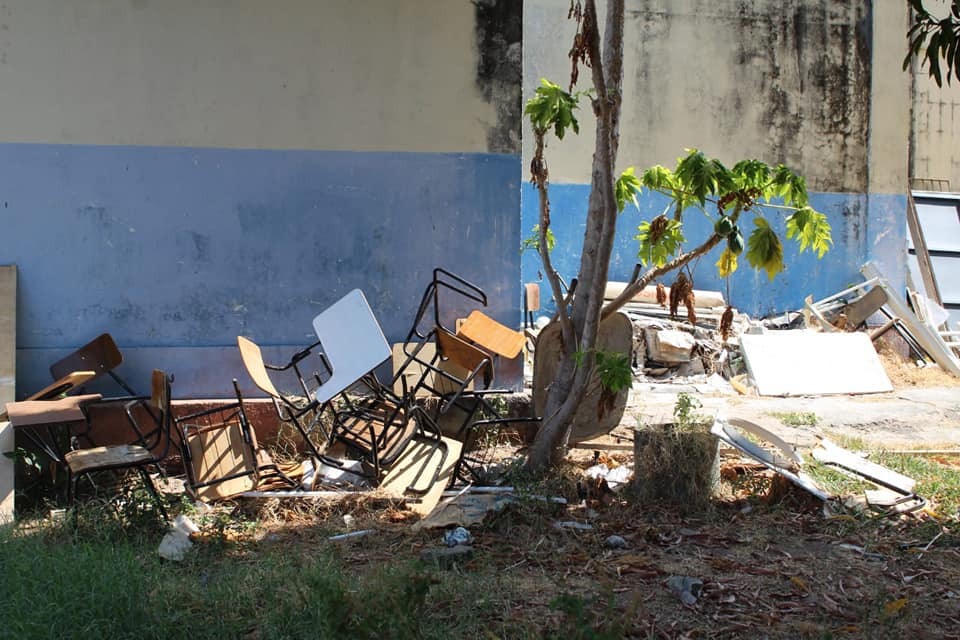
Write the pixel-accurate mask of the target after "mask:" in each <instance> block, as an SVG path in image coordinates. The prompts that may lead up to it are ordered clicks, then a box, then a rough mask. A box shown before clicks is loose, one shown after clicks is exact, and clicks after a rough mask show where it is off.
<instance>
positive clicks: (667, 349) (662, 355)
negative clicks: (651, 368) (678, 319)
mask: <svg viewBox="0 0 960 640" xmlns="http://www.w3.org/2000/svg"><path fill="white" fill-rule="evenodd" d="M643 334H644V338H645V339H646V343H647V357H648V358H649V359H650V360H653V361H654V362H664V363H676V364H679V363H682V362H689V361H690V355H691V354H692V353H693V348H694V347H695V346H696V344H697V341H696V339H695V338H694V337H693V336H692V335H691V334H690V333H688V332H686V331H678V330H675V329H661V330H657V329H654V328H652V327H651V328H645V329H644V330H643Z"/></svg>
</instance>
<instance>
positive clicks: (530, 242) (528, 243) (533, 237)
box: [520, 224, 557, 253]
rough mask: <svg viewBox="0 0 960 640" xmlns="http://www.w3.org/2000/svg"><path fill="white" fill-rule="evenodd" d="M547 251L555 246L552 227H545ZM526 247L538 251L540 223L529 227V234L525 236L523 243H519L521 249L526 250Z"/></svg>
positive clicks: (555, 241) (555, 240)
mask: <svg viewBox="0 0 960 640" xmlns="http://www.w3.org/2000/svg"><path fill="white" fill-rule="evenodd" d="M546 235H547V252H548V253H549V252H551V251H553V248H554V247H556V246H557V239H556V237H555V236H554V235H553V229H550V228H549V227H548V228H547V234H546ZM527 249H533V250H534V251H540V225H538V224H535V225H533V228H532V229H530V236H529V237H527V238H525V239H524V241H523V244H521V245H520V250H521V251H526V250H527Z"/></svg>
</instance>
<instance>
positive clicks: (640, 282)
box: [601, 233, 723, 318]
mask: <svg viewBox="0 0 960 640" xmlns="http://www.w3.org/2000/svg"><path fill="white" fill-rule="evenodd" d="M722 239H723V238H722V237H720V236H718V235H717V234H715V233H714V234H712V235H711V236H710V237H709V238H708V239H707V241H706V242H704V243H703V244H702V245H700V246H699V247H697V248H696V249H694V250H693V251H691V252H690V253H684V254H681V255H679V256H677V257H676V258H674V259H673V260H671V261H670V262H668V263H666V264H664V265H663V266H660V267H653V268H651V269H650V270H648V271H647V272H646V273H644V274H643V275H642V276H640V277H639V278H638V279H636V280H635V281H634V282H631V283H630V284H628V285H627V286H626V287H624V289H623V291H621V292H620V295H618V296H617V297H616V298H614V299H613V300H611V301H610V302H608V303H607V304H606V306H605V307H604V308H603V311H602V312H601V318H606V317H607V316H609V315H610V314H612V313H614V312H615V311H617V310H618V309H620V308H621V307H622V306H623V305H625V304H626V303H628V302H630V300H632V299H633V297H634V296H635V295H637V294H638V293H640V291H642V290H643V288H644V287H646V286H647V285H648V284H650V282H651V281H652V280H653V279H654V278H659V277H660V276H662V275H663V274H665V273H669V272H671V271H673V270H675V269H679V268H680V267H682V266H684V265H685V264H688V263H689V262H691V261H692V260H696V259H697V258H699V257H700V256H702V255H706V254H707V253H709V251H710V250H711V249H713V248H714V247H715V246H717V245H718V244H720V241H721V240H722Z"/></svg>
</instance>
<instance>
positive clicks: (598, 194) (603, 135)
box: [527, 0, 624, 471]
mask: <svg viewBox="0 0 960 640" xmlns="http://www.w3.org/2000/svg"><path fill="white" fill-rule="evenodd" d="M584 14H585V23H584V28H583V32H584V36H585V37H586V39H587V50H588V54H589V58H590V67H591V70H592V78H593V88H594V90H595V92H596V97H595V98H594V101H593V108H594V113H595V114H596V151H595V153H594V156H593V171H592V174H591V184H590V200H589V204H588V209H587V224H586V232H585V233H584V239H583V250H582V252H581V256H580V271H579V279H578V280H579V284H578V286H577V290H576V296H575V297H574V300H573V305H572V309H570V315H571V324H572V329H573V337H574V339H573V340H567V339H565V340H564V345H563V355H562V356H561V362H560V366H559V367H558V369H557V374H556V377H555V378H554V380H553V382H552V384H551V386H550V390H549V392H548V394H547V403H546V409H545V411H544V415H543V416H542V418H543V422H542V423H541V426H540V431H539V432H538V433H537V437H536V439H535V441H534V443H533V445H531V447H530V450H529V452H528V458H527V467H528V468H530V469H532V470H535V471H537V470H542V469H543V468H546V467H548V466H553V465H556V464H557V463H559V462H560V460H562V459H563V457H564V456H565V455H566V450H567V443H568V440H569V437H570V427H571V424H572V418H573V416H574V413H575V411H576V408H577V406H578V405H579V404H580V402H581V401H582V400H583V396H584V393H585V392H586V389H587V382H588V381H589V379H590V375H591V373H592V371H593V365H594V353H593V349H594V347H595V345H596V341H597V330H598V327H599V324H600V312H601V310H602V306H603V293H604V290H605V289H606V285H607V269H608V267H609V264H610V255H611V253H612V251H613V240H614V235H615V231H616V223H617V205H616V198H615V197H614V181H615V178H614V165H615V164H616V149H617V143H618V141H619V138H620V131H619V127H620V103H621V97H620V93H621V91H620V87H621V84H622V61H623V22H624V20H623V16H624V0H610V1H609V2H608V4H607V16H606V25H605V38H604V52H603V55H601V52H600V32H599V25H598V20H597V11H596V4H595V2H594V0H587V2H586V4H585V11H584ZM605 69H608V71H607V74H605V73H604V72H605ZM557 308H558V310H560V311H561V313H562V312H563V311H564V307H563V306H562V304H561V301H560V300H558V301H557ZM566 333H567V332H564V334H566ZM578 356H579V358H578ZM578 359H579V360H580V362H579V366H578V362H577V360H578Z"/></svg>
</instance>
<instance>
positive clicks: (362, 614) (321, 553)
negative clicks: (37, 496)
mask: <svg viewBox="0 0 960 640" xmlns="http://www.w3.org/2000/svg"><path fill="white" fill-rule="evenodd" d="M94 520H95V519H93V518H87V517H85V515H84V514H83V513H81V514H80V518H79V519H78V520H77V521H69V522H64V523H60V524H49V523H45V524H41V525H37V526H32V527H27V528H25V527H23V526H21V527H20V528H19V529H13V528H11V527H5V528H2V529H0V575H2V576H3V589H2V592H3V597H2V598H0V638H18V639H21V638H27V639H29V638H95V637H102V638H147V639H149V638H173V639H176V638H185V639H186V638H191V639H194V638H198V639H203V638H241V637H243V638H264V639H266V638H352V639H363V638H448V637H485V636H486V629H490V631H491V632H492V633H494V634H495V635H497V636H499V637H503V636H504V635H505V634H506V635H507V636H509V637H535V636H536V630H535V629H534V628H530V629H524V628H522V627H520V628H516V626H515V623H514V624H511V625H508V624H507V621H506V620H503V621H501V622H499V623H498V622H497V620H502V618H503V612H504V611H505V610H507V609H509V606H508V603H509V599H510V597H511V596H510V594H511V585H510V583H509V582H508V581H506V580H504V579H501V578H500V577H498V576H497V575H496V573H494V572H477V573H461V572H457V571H440V570H437V569H431V568H429V567H426V566H423V565H421V564H420V563H418V562H417V561H416V560H415V558H416V554H415V553H412V552H410V553H406V554H403V555H405V556H407V559H403V558H401V559H395V558H391V559H390V561H389V562H384V563H364V565H363V566H362V567H358V566H356V565H351V563H350V562H349V561H348V560H347V559H345V558H343V557H341V556H340V549H339V548H338V547H335V546H334V545H331V544H324V543H323V542H317V543H316V545H303V544H301V545H298V546H297V547H296V548H291V547H290V546H289V544H287V543H284V542H282V541H281V542H276V543H245V544H242V545H237V544H233V543H228V542H222V543H216V542H214V543H205V544H198V545H196V546H195V547H194V548H193V549H192V550H191V552H190V554H189V555H188V557H187V559H186V560H185V561H183V562H180V563H172V562H167V561H164V560H162V559H161V558H160V557H159V556H158V555H157V552H156V547H157V544H158V543H159V540H160V537H161V535H162V532H161V531H157V530H156V529H150V528H149V527H147V528H138V529H133V530H131V529H129V528H127V527H125V526H124V525H123V524H121V523H120V522H119V521H116V520H114V521H111V522H106V521H102V520H101V521H98V522H97V524H92V523H93V521H94ZM74 522H78V523H79V524H78V525H74V524H73V523H74ZM374 544H376V543H374ZM375 551H376V550H375V549H374V552H375Z"/></svg>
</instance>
